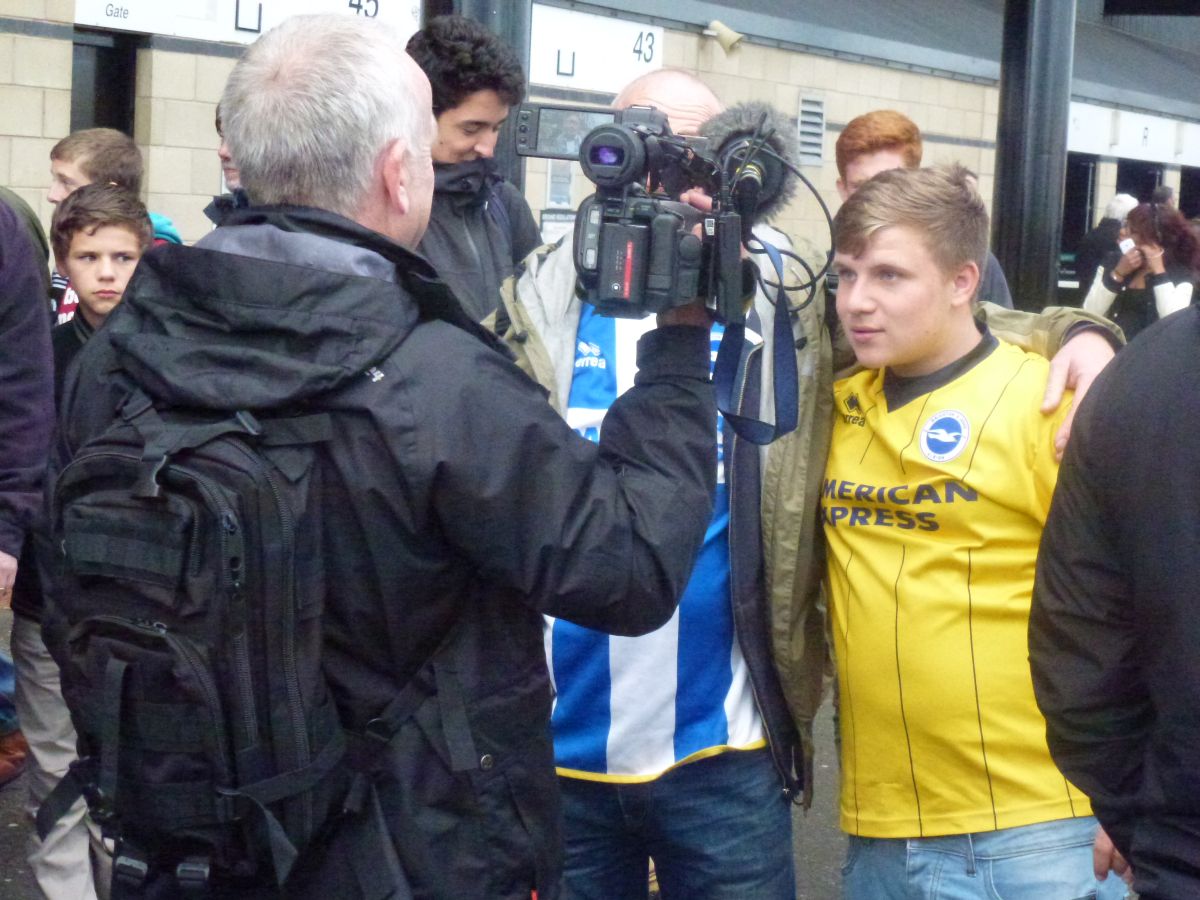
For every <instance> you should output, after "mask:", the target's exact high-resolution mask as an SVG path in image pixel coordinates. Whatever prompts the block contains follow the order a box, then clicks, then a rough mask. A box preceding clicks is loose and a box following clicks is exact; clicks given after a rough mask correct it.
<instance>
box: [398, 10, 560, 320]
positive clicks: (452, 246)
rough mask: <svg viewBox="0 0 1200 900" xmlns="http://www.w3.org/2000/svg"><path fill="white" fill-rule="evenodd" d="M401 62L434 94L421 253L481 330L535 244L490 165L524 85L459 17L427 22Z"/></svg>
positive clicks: (485, 38)
mask: <svg viewBox="0 0 1200 900" xmlns="http://www.w3.org/2000/svg"><path fill="white" fill-rule="evenodd" d="M408 52H409V53H410V54H411V55H412V57H413V59H415V60H416V61H417V64H418V65H419V66H420V67H421V68H422V69H423V70H424V72H425V74H426V75H427V76H428V77H429V81H430V84H431V85H432V86H433V113H434V115H435V116H436V117H437V126H438V128H437V139H436V140H435V141H434V144H433V162H434V176H435V178H436V183H435V186H434V195H433V214H432V216H431V217H430V220H429V230H428V231H426V233H425V238H424V240H422V241H421V246H420V251H421V253H422V254H423V255H424V256H425V258H426V259H428V260H429V261H430V262H431V263H433V267H434V268H435V269H437V271H438V275H440V276H441V278H442V280H443V281H445V282H446V284H448V285H449V286H450V289H451V290H452V291H453V292H454V294H455V295H456V296H457V297H458V300H459V302H460V303H461V304H462V306H463V309H464V310H466V313H467V315H468V316H470V317H471V318H472V319H473V320H474V321H476V322H478V321H482V320H483V319H484V318H486V317H487V316H488V314H489V313H491V312H492V311H493V310H494V309H495V308H496V306H497V305H498V304H499V302H500V300H499V291H500V285H501V283H502V282H503V281H504V279H505V278H507V277H508V276H509V275H511V274H512V273H513V266H515V265H516V264H517V263H518V262H520V261H521V260H522V259H524V258H525V257H526V256H527V255H528V254H529V253H530V252H531V251H532V250H533V249H534V248H535V247H537V246H538V244H540V243H541V235H540V234H539V232H538V227H537V223H536V222H535V221H534V219H533V213H532V212H530V210H529V204H528V203H526V202H525V198H524V197H522V196H521V193H520V191H518V190H517V189H516V188H515V187H514V186H513V185H511V184H509V183H508V182H507V181H505V180H504V179H503V178H501V177H500V175H499V174H498V173H497V171H496V164H495V161H494V160H493V158H492V156H493V154H494V153H495V150H496V138H497V137H498V136H499V133H500V126H501V125H502V124H503V123H504V120H505V119H507V118H508V112H509V109H510V108H511V107H512V106H513V105H515V104H517V103H519V102H520V101H521V98H522V97H523V96H524V95H525V75H524V73H523V72H522V70H521V64H520V62H519V61H518V60H517V57H516V55H515V54H514V53H513V51H512V49H511V48H509V47H508V46H507V45H506V44H505V43H504V42H503V41H501V40H500V39H499V38H498V37H496V35H494V34H492V33H491V32H490V31H488V30H487V28H485V27H484V26H483V25H481V24H479V23H478V22H474V21H472V20H470V19H465V18H463V17H461V16H438V17H437V18H435V19H432V20H430V22H429V24H428V25H426V26H425V28H424V29H423V30H422V31H418V32H417V33H416V34H415V35H413V36H412V38H411V39H410V40H409V42H408Z"/></svg>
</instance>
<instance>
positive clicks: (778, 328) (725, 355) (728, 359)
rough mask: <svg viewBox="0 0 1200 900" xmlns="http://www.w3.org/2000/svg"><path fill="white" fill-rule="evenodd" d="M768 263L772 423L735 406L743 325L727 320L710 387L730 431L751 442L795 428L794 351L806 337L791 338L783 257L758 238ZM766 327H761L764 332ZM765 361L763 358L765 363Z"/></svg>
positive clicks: (767, 440) (771, 438) (769, 439)
mask: <svg viewBox="0 0 1200 900" xmlns="http://www.w3.org/2000/svg"><path fill="white" fill-rule="evenodd" d="M760 243H761V244H762V247H763V249H764V250H765V251H766V254H767V257H768V258H769V259H770V260H771V265H772V266H774V267H775V273H776V276H777V277H776V283H777V285H778V287H777V289H776V291H777V293H776V295H775V315H774V318H773V321H772V325H771V359H770V363H771V368H772V384H773V386H774V400H775V422H774V424H772V423H770V422H764V421H762V420H761V419H757V418H754V417H753V416H743V415H739V414H738V413H736V412H734V410H736V409H737V399H738V398H737V396H735V387H736V385H737V383H738V372H739V369H740V367H741V362H742V350H743V348H744V347H745V342H746V326H745V325H744V324H737V325H735V324H733V323H729V324H727V325H726V326H725V334H724V336H723V337H722V338H721V346H720V348H719V349H718V350H717V361H716V362H715V363H714V364H713V387H714V388H715V389H716V393H717V409H718V410H720V412H721V415H722V416H724V417H725V420H726V421H727V422H729V424H730V426H731V427H732V428H733V430H734V431H735V432H736V433H737V434H738V435H739V436H740V437H743V438H745V439H746V440H748V441H749V442H750V443H752V444H760V445H762V444H769V443H771V442H772V441H774V440H775V439H776V438H779V437H782V436H783V435H785V434H787V433H788V432H790V431H794V430H795V428H796V424H797V419H798V416H799V404H798V397H799V371H798V369H797V367H796V350H797V349H800V348H802V347H803V346H804V343H805V340H806V339H805V338H804V337H803V336H801V337H800V338H799V339H793V337H792V323H791V315H790V313H789V312H788V301H787V296H786V294H785V292H784V289H783V256H782V255H781V254H780V252H779V250H778V249H777V248H776V247H775V246H774V245H772V244H768V243H767V242H766V241H760ZM765 330H766V329H764V331H765ZM766 363H767V361H766V360H764V361H763V365H766Z"/></svg>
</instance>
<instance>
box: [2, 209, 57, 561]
mask: <svg viewBox="0 0 1200 900" xmlns="http://www.w3.org/2000/svg"><path fill="white" fill-rule="evenodd" d="M44 272H45V269H44V267H43V264H42V261H41V259H40V258H39V256H38V254H37V251H36V250H35V249H34V246H33V244H32V243H31V241H30V239H29V237H28V236H27V234H26V230H25V225H24V224H23V223H22V221H21V220H20V219H19V218H18V217H17V214H16V213H15V212H14V211H13V210H12V209H10V208H9V206H8V205H7V204H5V203H3V202H0V551H2V552H4V553H7V554H8V555H9V556H14V557H20V555H21V546H22V544H23V543H24V541H25V531H26V529H27V528H28V527H29V525H30V524H31V522H32V519H33V516H34V512H35V511H36V510H37V508H38V506H39V504H40V502H41V497H42V492H41V486H42V473H43V471H45V468H46V453H47V449H48V448H49V445H50V432H51V429H52V428H53V426H54V405H53V402H52V399H51V392H52V391H53V387H54V373H53V370H52V367H51V361H50V315H49V313H48V312H47V308H46V289H45V281H44V278H45V275H44Z"/></svg>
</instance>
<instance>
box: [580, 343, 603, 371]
mask: <svg viewBox="0 0 1200 900" xmlns="http://www.w3.org/2000/svg"><path fill="white" fill-rule="evenodd" d="M575 368H576V369H607V368H608V360H606V359H605V358H604V351H603V349H601V347H600V345H599V344H597V343H594V342H592V341H578V342H577V343H576V344H575Z"/></svg>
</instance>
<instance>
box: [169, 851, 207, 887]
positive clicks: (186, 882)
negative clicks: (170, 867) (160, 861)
mask: <svg viewBox="0 0 1200 900" xmlns="http://www.w3.org/2000/svg"><path fill="white" fill-rule="evenodd" d="M211 872H212V866H211V864H210V863H209V859H208V857H207V856H189V857H188V858H187V859H185V860H184V861H183V862H181V863H180V864H179V865H177V866H176V867H175V882H176V884H178V885H179V888H180V890H182V891H184V892H185V893H189V894H200V893H202V892H203V891H204V889H205V888H206V887H207V886H208V876H209V875H210V874H211Z"/></svg>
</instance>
